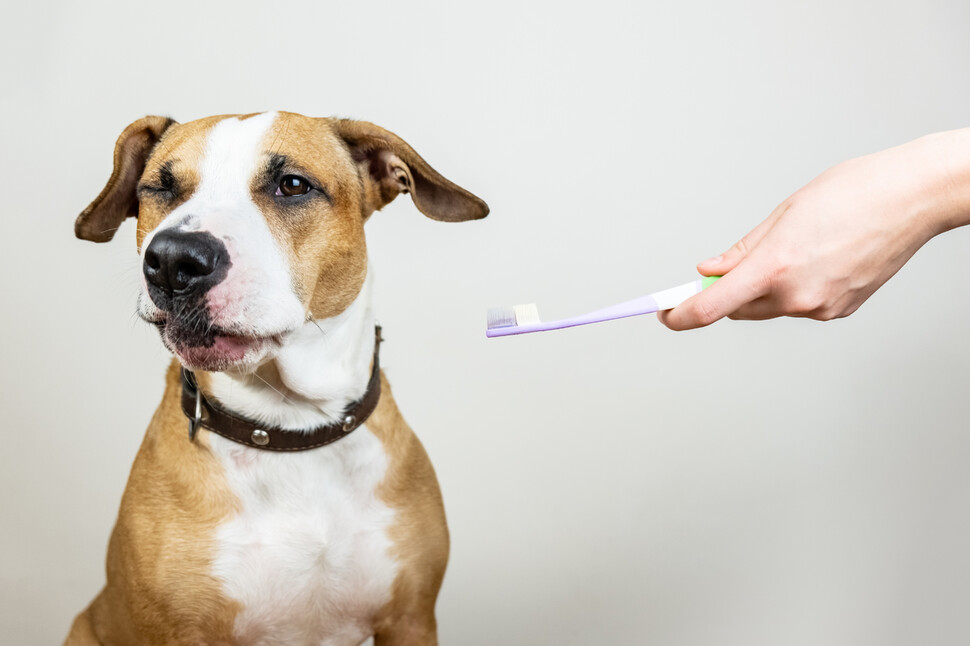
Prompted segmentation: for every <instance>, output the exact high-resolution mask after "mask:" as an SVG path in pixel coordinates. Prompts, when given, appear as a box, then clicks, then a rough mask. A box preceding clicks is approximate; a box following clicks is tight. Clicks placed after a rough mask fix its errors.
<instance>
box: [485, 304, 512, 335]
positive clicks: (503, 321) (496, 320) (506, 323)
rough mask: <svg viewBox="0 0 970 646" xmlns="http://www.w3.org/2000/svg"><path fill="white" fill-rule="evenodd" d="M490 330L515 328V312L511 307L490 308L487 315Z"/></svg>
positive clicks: (487, 324)
mask: <svg viewBox="0 0 970 646" xmlns="http://www.w3.org/2000/svg"><path fill="white" fill-rule="evenodd" d="M485 324H486V326H487V327H488V329H489V330H494V329H495V328H500V327H515V310H513V309H512V308H510V307H490V308H488V313H487V314H486V315H485Z"/></svg>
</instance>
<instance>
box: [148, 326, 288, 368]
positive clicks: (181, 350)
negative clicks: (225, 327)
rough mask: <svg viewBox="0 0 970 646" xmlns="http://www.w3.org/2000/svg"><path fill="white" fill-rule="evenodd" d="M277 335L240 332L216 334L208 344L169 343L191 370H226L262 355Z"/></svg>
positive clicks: (183, 363)
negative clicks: (267, 335)
mask: <svg viewBox="0 0 970 646" xmlns="http://www.w3.org/2000/svg"><path fill="white" fill-rule="evenodd" d="M274 338H275V337H265V336H251V335H240V334H216V335H215V336H213V337H212V342H211V343H210V344H208V345H186V344H184V343H171V342H169V343H167V345H169V348H170V349H171V350H172V352H174V353H175V354H176V355H177V356H178V358H179V360H180V361H181V362H182V365H184V366H185V367H186V368H189V369H190V370H208V371H219V370H225V369H227V368H230V367H232V366H236V365H239V364H243V363H245V362H247V361H250V360H252V359H253V357H254V355H257V356H258V355H260V354H261V352H260V351H261V350H262V349H263V348H264V346H265V345H266V343H271V342H272V340H273V339H274Z"/></svg>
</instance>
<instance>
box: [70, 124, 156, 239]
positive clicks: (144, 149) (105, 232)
mask: <svg viewBox="0 0 970 646" xmlns="http://www.w3.org/2000/svg"><path fill="white" fill-rule="evenodd" d="M173 123H175V121H173V120H172V119H169V118H167V117H143V118H141V119H139V120H138V121H135V122H134V123H132V124H131V125H130V126H128V127H127V128H125V130H124V132H122V133H121V136H120V137H118V141H117V143H115V157H114V170H113V171H111V177H110V178H108V183H107V184H106V185H105V187H104V189H103V190H102V191H101V194H100V195H98V196H97V197H96V198H94V201H93V202H91V204H90V205H88V208H86V209H84V211H83V212H82V213H81V215H79V216H77V221H76V222H75V223H74V233H75V235H77V237H78V238H81V239H82V240H90V241H92V242H107V241H108V240H111V238H113V237H114V234H115V231H117V230H118V227H120V226H121V223H122V222H123V221H124V219H125V218H127V217H137V216H138V197H137V195H136V194H135V189H136V188H137V186H138V180H139V179H141V174H142V173H143V172H144V170H145V162H146V160H147V159H148V156H149V155H150V154H151V152H152V149H153V148H154V147H155V144H157V143H158V140H159V139H161V137H162V134H163V133H164V132H165V131H166V130H167V129H168V128H169V126H171V125H172V124H173Z"/></svg>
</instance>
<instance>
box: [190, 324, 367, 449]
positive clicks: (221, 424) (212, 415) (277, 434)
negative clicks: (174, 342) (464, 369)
mask: <svg viewBox="0 0 970 646" xmlns="http://www.w3.org/2000/svg"><path fill="white" fill-rule="evenodd" d="M374 331H375V334H376V336H377V340H376V341H375V342H374V367H373V369H372V370H371V375H370V381H369V382H368V383H367V390H366V392H364V396H363V397H361V398H360V399H359V400H358V401H357V402H355V403H353V404H351V405H350V406H348V407H347V409H346V410H345V411H344V412H343V415H341V419H342V421H341V422H337V423H334V424H326V425H324V426H318V427H316V428H314V429H311V430H309V431H292V430H285V429H282V428H274V427H272V426H264V425H262V424H259V423H257V422H254V421H252V420H249V419H246V418H244V417H240V416H238V415H235V414H233V413H231V412H229V411H227V410H225V409H224V408H222V406H220V405H219V404H217V403H216V402H214V401H209V400H207V399H206V397H205V395H203V394H202V391H200V390H199V388H198V386H197V384H196V382H195V375H193V374H192V372H191V371H189V370H186V369H185V368H182V412H184V413H185V416H186V417H188V418H189V439H190V440H195V434H196V433H197V432H198V428H199V426H203V427H205V428H207V429H209V430H210V431H212V432H213V433H218V434H219V435H221V436H222V437H224V438H226V439H229V440H232V441H233V442H239V443H240V444H245V445H246V446H251V447H253V448H254V449H265V450H267V451H304V450H306V449H315V448H317V447H318V446H325V445H327V444H330V443H332V442H336V441H337V440H339V439H340V438H342V437H346V436H347V435H350V434H351V433H352V432H353V430H354V429H356V428H357V427H358V426H360V425H361V424H363V423H364V422H366V421H367V418H368V417H370V414H371V413H373V412H374V409H375V408H377V401H378V400H379V399H380V398H381V367H380V362H379V357H380V347H381V341H383V339H382V338H381V326H379V325H378V326H376V328H375V330H374Z"/></svg>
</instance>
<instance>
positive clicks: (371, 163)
mask: <svg viewBox="0 0 970 646" xmlns="http://www.w3.org/2000/svg"><path fill="white" fill-rule="evenodd" d="M334 123H335V125H334V128H335V130H336V132H337V134H338V135H339V136H340V137H341V138H342V139H343V140H344V142H346V144H347V146H348V147H349V148H350V153H351V155H352V156H353V158H354V161H355V162H356V163H357V166H358V168H360V169H361V175H362V176H363V178H364V189H365V199H366V201H367V204H366V208H367V213H366V215H369V214H370V213H372V212H373V211H377V210H380V209H381V208H383V207H384V205H386V204H387V203H388V202H390V201H391V200H393V199H394V198H395V197H397V195H398V194H399V193H411V199H412V200H413V201H414V205H415V206H416V207H418V210H419V211H421V212H422V213H424V214H425V215H426V216H428V217H429V218H432V219H434V220H443V221H445V222H464V221H465V220H478V219H480V218H484V217H485V216H486V215H488V205H487V204H485V202H483V201H482V200H480V199H479V198H477V197H475V196H474V195H472V194H471V193H469V192H468V191H466V190H465V189H463V188H462V187H460V186H458V185H457V184H454V183H453V182H450V181H448V180H447V179H445V178H444V177H442V176H441V175H440V174H438V172H437V171H436V170H435V169H433V168H431V166H430V165H428V162H426V161H424V160H423V159H422V158H421V155H419V154H418V153H416V152H414V149H413V148H411V146H409V145H408V144H407V142H406V141H404V140H403V139H401V138H400V137H398V136H397V135H395V134H394V133H393V132H389V131H387V130H384V129H383V128H381V127H380V126H375V125H374V124H373V123H368V122H367V121H353V120H350V119H339V120H336V121H335V122H334Z"/></svg>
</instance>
